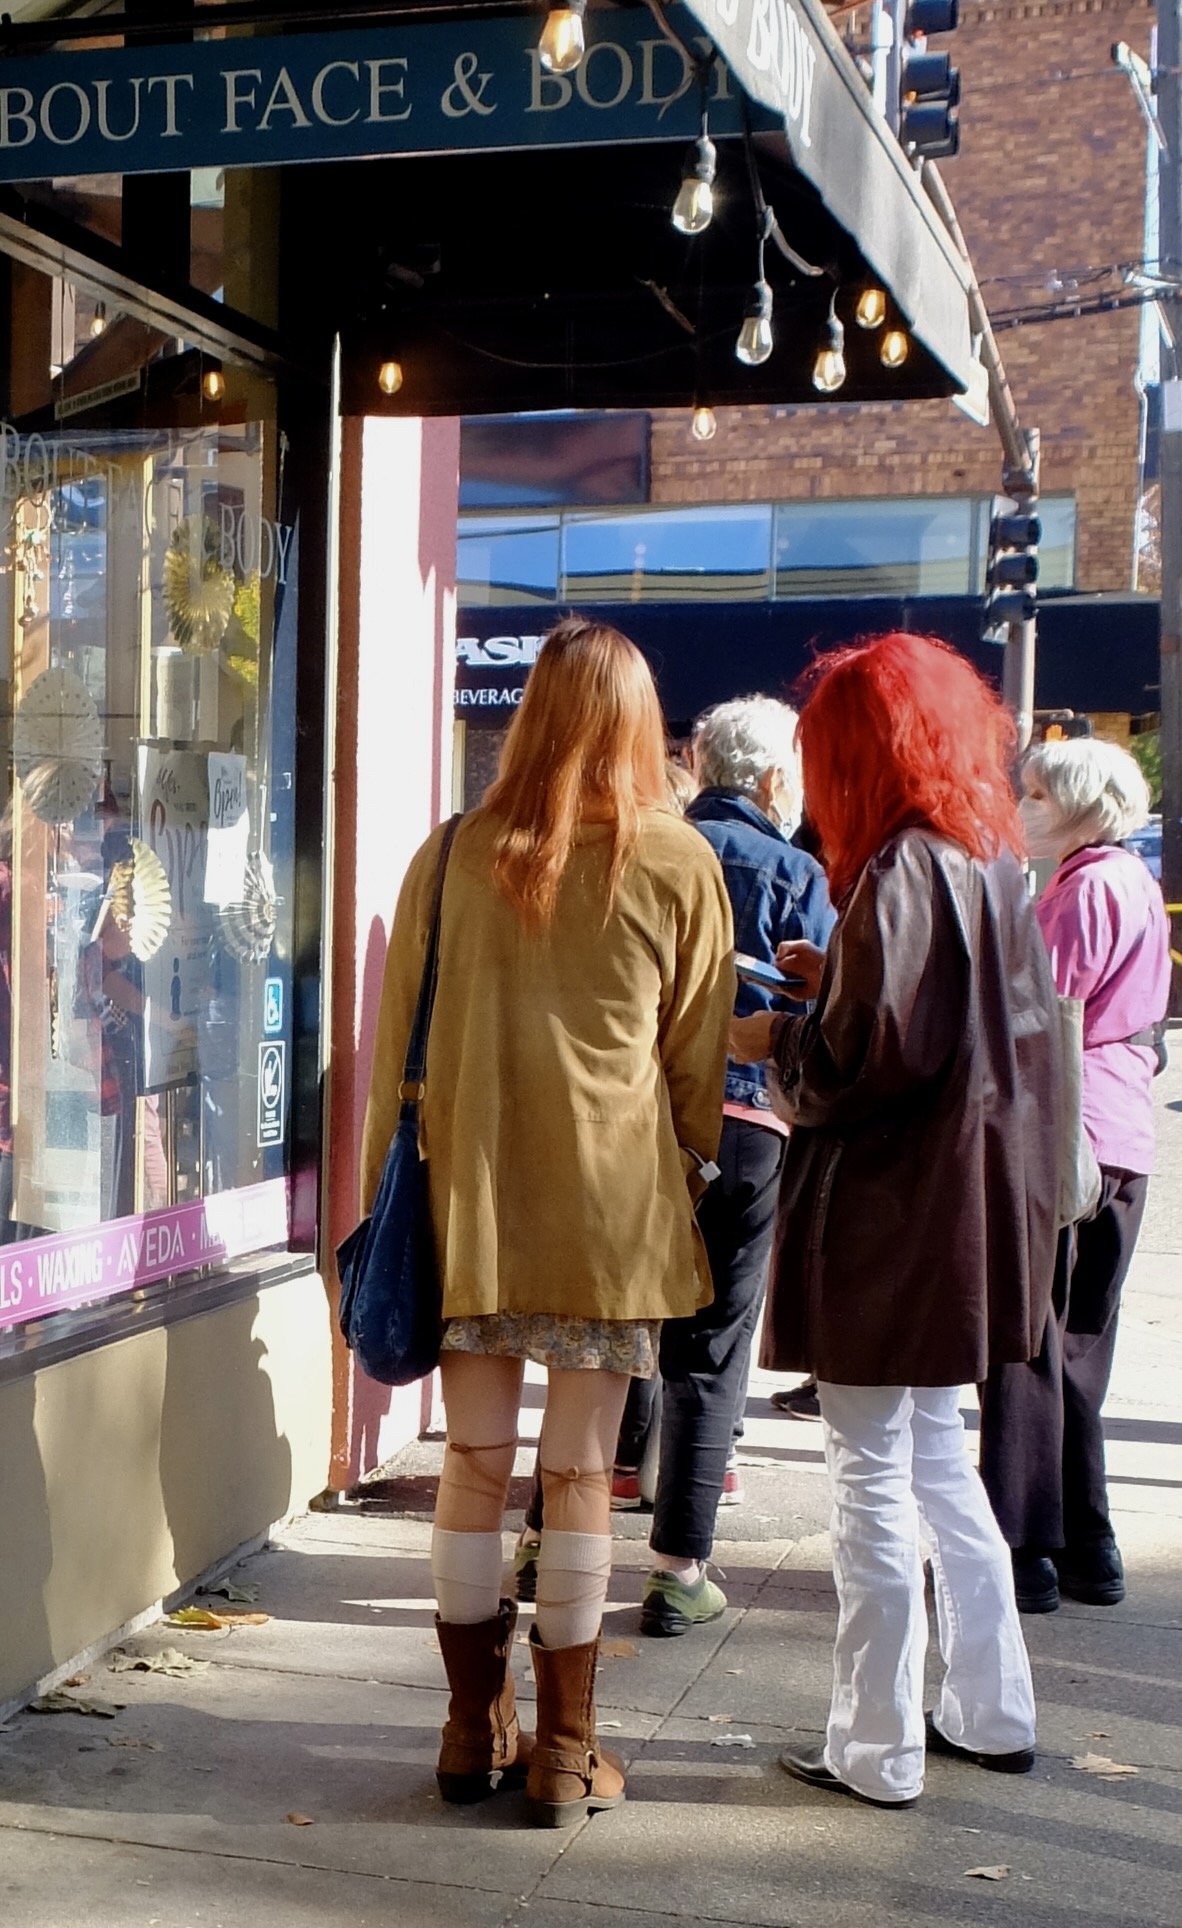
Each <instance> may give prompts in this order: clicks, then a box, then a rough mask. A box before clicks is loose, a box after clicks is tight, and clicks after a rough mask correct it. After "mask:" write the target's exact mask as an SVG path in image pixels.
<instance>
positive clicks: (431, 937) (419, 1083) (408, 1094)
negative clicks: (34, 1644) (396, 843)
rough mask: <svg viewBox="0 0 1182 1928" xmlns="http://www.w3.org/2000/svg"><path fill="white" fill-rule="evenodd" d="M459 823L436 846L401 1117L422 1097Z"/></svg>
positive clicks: (455, 820)
mask: <svg viewBox="0 0 1182 1928" xmlns="http://www.w3.org/2000/svg"><path fill="white" fill-rule="evenodd" d="M459 826H460V818H459V817H458V816H455V817H453V818H452V819H451V821H450V823H449V824H448V826H447V828H446V830H445V831H444V833H443V842H442V844H441V845H440V846H439V863H438V865H437V867H436V871H435V890H434V895H433V898H432V903H431V927H430V929H429V931H428V933H427V949H426V952H425V953H424V956H423V976H422V980H421V982H420V984H419V996H418V1002H417V1003H416V1005H415V1014H414V1021H413V1023H412V1024H411V1027H410V1040H409V1042H408V1044H407V1047H406V1062H405V1064H404V1065H403V1068H402V1083H401V1084H400V1085H399V1087H398V1096H399V1099H400V1101H401V1104H402V1115H403V1117H404V1118H405V1117H407V1115H408V1114H409V1115H410V1116H411V1117H413V1116H414V1114H415V1113H416V1111H417V1110H418V1107H419V1105H420V1103H421V1102H422V1097H423V1074H424V1072H425V1070H426V1067H427V1034H428V1032H429V1031H430V1029H431V1012H432V1010H433V1008H434V1005H435V986H436V984H437V983H438V980H439V926H440V921H441V915H442V911H443V885H444V880H445V878H446V876H447V860H448V858H449V857H450V855H451V847H452V843H453V842H454V840H455V834H456V831H457V830H458V829H459Z"/></svg>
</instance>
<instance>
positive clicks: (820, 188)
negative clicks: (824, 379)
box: [685, 0, 971, 388]
mask: <svg viewBox="0 0 1182 1928" xmlns="http://www.w3.org/2000/svg"><path fill="white" fill-rule="evenodd" d="M685 4H686V5H687V6H688V8H689V11H690V12H691V13H692V14H694V15H695V16H696V18H697V19H698V20H700V21H701V23H702V26H703V27H704V28H705V30H706V32H707V33H708V34H709V35H710V37H711V39H712V40H713V41H714V44H715V45H716V46H717V48H718V50H719V52H720V53H721V54H722V56H723V58H724V60H725V61H726V63H727V65H728V66H729V67H730V69H731V71H732V73H733V74H734V75H735V76H736V78H737V79H738V80H739V81H740V83H741V84H742V86H743V88H744V90H745V91H746V93H747V94H748V95H749V96H750V98H751V99H752V100H754V101H757V102H758V103H759V104H760V105H761V106H763V107H767V108H770V109H771V110H772V111H773V112H774V113H776V114H777V115H778V116H779V117H780V119H781V120H782V121H783V125H784V140H785V142H786V144H787V147H788V151H789V153H790V154H791V157H792V161H793V164H794V166H795V167H796V168H797V169H798V170H799V172H800V173H801V174H803V175H804V177H805V179H806V180H808V181H810V182H811V183H812V185H813V186H814V187H815V188H816V190H817V192H818V194H819V195H820V196H821V198H822V200H823V201H824V203H825V206H826V207H827V208H828V210H829V212H830V214H831V215H832V216H833V218H834V220H836V221H838V222H840V224H841V226H842V227H843V228H844V229H845V231H846V233H847V234H848V235H849V236H850V239H851V240H852V241H853V242H854V243H855V245H856V246H857V248H858V251H859V253H860V254H861V255H862V257H863V259H864V260H865V262H866V263H867V265H868V266H869V267H870V268H872V269H873V270H874V271H875V273H876V274H877V275H878V276H879V277H880V279H881V281H882V284H883V286H884V287H885V288H887V289H889V290H890V292H891V294H892V295H893V297H894V300H895V303H896V305H897V306H898V308H899V310H900V312H901V314H902V315H903V316H904V317H905V319H906V321H907V324H908V326H909V327H910V329H911V331H912V333H913V334H914V335H916V336H917V337H918V338H919V340H920V341H922V342H923V343H924V344H925V346H926V347H928V348H929V349H930V350H931V352H932V354H933V355H935V356H936V358H937V359H938V360H939V361H941V362H942V363H943V365H944V367H945V368H947V369H948V371H949V373H950V374H952V375H954V376H955V377H956V380H957V385H958V386H959V387H961V388H963V387H964V386H965V385H966V384H967V382H968V371H969V361H970V358H971V344H970V339H969V321H968V305H967V299H966V287H967V279H966V271H965V267H964V263H963V262H962V260H961V258H960V256H959V254H958V253H957V251H956V249H955V248H954V247H953V245H952V243H951V241H950V239H949V237H948V233H947V230H946V229H945V228H944V225H943V223H942V222H941V221H940V219H939V217H938V215H937V214H936V211H935V209H934V207H933V206H932V204H931V202H930V200H929V199H928V197H927V195H926V194H925V193H924V191H923V189H922V187H921V186H920V181H919V176H918V175H917V174H916V172H915V170H914V168H912V167H911V165H910V164H909V162H908V161H907V159H906V157H905V155H904V153H903V150H902V148H901V147H900V145H899V142H898V141H897V140H896V138H895V136H894V135H893V134H892V133H891V131H890V129H889V128H888V126H887V123H886V121H885V120H884V119H883V117H882V115H881V114H879V113H878V112H877V111H876V110H875V108H874V105H873V103H872V101H871V97H870V91H869V89H868V87H867V86H866V83H865V81H864V80H863V78H862V76H861V74H860V73H859V72H858V70H857V68H856V67H855V65H854V62H853V60H852V59H851V57H850V55H849V53H848V51H847V49H846V47H845V45H844V44H843V42H842V41H841V39H840V38H839V36H838V34H837V32H836V30H835V29H834V26H833V24H832V22H831V20H830V19H829V16H828V14H827V13H826V11H825V9H824V7H823V6H822V5H821V4H820V0H685Z"/></svg>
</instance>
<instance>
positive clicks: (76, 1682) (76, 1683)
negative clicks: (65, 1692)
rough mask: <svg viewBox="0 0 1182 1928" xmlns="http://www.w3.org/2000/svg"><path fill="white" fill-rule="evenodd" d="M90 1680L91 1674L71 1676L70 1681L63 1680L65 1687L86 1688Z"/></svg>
mask: <svg viewBox="0 0 1182 1928" xmlns="http://www.w3.org/2000/svg"><path fill="white" fill-rule="evenodd" d="M89 1679H90V1675H89V1674H71V1675H70V1678H69V1680H63V1682H62V1686H63V1687H85V1685H86V1683H87V1681H88V1680H89Z"/></svg>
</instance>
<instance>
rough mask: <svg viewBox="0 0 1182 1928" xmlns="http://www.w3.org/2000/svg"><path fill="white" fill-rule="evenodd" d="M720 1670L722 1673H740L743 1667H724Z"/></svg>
mask: <svg viewBox="0 0 1182 1928" xmlns="http://www.w3.org/2000/svg"><path fill="white" fill-rule="evenodd" d="M722 1671H723V1673H724V1674H741V1673H742V1671H743V1669H742V1668H741V1667H724V1668H723V1670H722Z"/></svg>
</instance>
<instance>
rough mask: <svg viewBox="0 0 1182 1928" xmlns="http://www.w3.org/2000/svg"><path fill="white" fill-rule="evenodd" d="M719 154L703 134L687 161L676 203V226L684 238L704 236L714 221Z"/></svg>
mask: <svg viewBox="0 0 1182 1928" xmlns="http://www.w3.org/2000/svg"><path fill="white" fill-rule="evenodd" d="M717 171H718V152H717V149H716V148H715V146H714V142H713V141H712V140H711V139H710V136H709V134H707V133H706V131H705V129H704V128H703V130H702V133H701V134H700V135H699V137H698V139H697V140H696V141H695V142H694V144H693V146H692V147H691V148H690V150H689V153H688V154H687V155H686V157H685V171H684V173H683V174H682V177H681V187H680V188H679V189H678V194H677V199H676V201H674V203H673V225H674V227H675V228H676V229H677V230H678V232H679V233H680V234H701V233H702V232H703V230H704V229H706V228H708V227H709V226H710V223H711V221H712V220H713V218H714V176H715V174H716V173H717Z"/></svg>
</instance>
